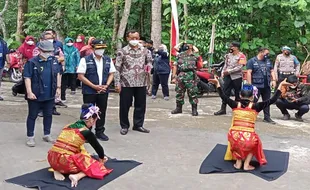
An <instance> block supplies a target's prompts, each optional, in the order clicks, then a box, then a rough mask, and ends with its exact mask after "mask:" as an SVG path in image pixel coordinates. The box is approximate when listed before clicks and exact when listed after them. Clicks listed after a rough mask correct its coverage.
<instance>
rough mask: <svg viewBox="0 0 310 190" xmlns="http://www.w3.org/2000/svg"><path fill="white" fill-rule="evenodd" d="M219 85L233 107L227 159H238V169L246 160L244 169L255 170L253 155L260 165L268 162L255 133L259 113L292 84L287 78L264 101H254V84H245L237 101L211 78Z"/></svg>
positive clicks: (220, 92)
mask: <svg viewBox="0 0 310 190" xmlns="http://www.w3.org/2000/svg"><path fill="white" fill-rule="evenodd" d="M211 82H213V83H214V84H216V85H217V88H218V92H219V95H220V96H221V98H222V100H223V101H224V102H225V103H227V104H228V105H229V106H230V107H231V108H232V109H233V118H232V124H231V127H230V129H229V132H228V141H229V142H228V146H227V151H226V155H225V160H237V161H236V163H235V164H234V167H235V168H236V169H241V167H242V161H244V167H243V169H244V170H254V169H255V168H254V167H253V166H251V165H250V161H251V160H252V157H253V156H255V157H256V159H257V161H258V162H259V163H260V165H263V164H266V163H267V160H266V158H265V154H264V152H263V148H262V143H261V141H260V138H259V136H258V135H257V134H256V133H255V122H256V119H257V115H258V113H259V112H260V111H262V110H263V109H264V108H265V107H267V106H269V105H271V104H273V103H275V102H276V100H277V99H278V98H279V97H280V95H281V91H280V89H281V87H282V86H283V85H290V84H289V83H286V80H284V81H283V82H281V83H280V85H279V87H278V90H277V92H276V93H275V94H274V96H273V97H272V98H271V99H269V100H267V101H264V102H259V103H254V102H253V99H254V96H253V86H252V85H243V87H242V90H241V94H240V95H241V100H240V102H236V101H234V100H232V99H230V98H229V97H227V96H226V95H225V94H224V93H223V91H222V89H221V87H220V84H219V82H218V80H216V79H214V80H211Z"/></svg>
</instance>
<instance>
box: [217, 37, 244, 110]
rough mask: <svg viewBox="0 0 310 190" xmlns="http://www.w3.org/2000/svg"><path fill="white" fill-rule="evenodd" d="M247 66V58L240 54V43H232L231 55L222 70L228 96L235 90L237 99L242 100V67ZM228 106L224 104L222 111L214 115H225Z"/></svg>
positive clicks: (227, 55) (226, 57)
mask: <svg viewBox="0 0 310 190" xmlns="http://www.w3.org/2000/svg"><path fill="white" fill-rule="evenodd" d="M245 65H246V56H245V55H244V54H243V53H242V52H240V43H238V42H232V43H231V44H230V46H229V53H228V54H226V55H225V65H224V68H223V70H222V78H223V80H224V88H223V90H224V93H225V95H226V96H228V97H229V96H230V95H231V90H232V89H234V90H235V99H236V101H238V100H239V99H240V96H239V92H240V90H241V85H242V67H243V66H245ZM225 114H226V104H225V103H224V102H222V106H221V109H220V110H219V111H218V112H215V113H214V115H225Z"/></svg>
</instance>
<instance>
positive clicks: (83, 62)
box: [76, 54, 116, 84]
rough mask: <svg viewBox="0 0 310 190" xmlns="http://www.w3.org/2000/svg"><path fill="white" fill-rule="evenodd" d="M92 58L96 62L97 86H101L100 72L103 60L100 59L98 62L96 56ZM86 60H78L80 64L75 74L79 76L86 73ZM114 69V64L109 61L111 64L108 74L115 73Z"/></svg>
mask: <svg viewBox="0 0 310 190" xmlns="http://www.w3.org/2000/svg"><path fill="white" fill-rule="evenodd" d="M93 56H94V60H95V62H96V67H97V74H98V77H99V84H102V72H103V59H102V57H101V59H100V60H98V59H97V58H96V56H95V55H94V54H93ZM86 68H87V66H86V60H85V58H82V59H81V60H80V64H79V66H78V69H77V71H76V72H77V73H81V74H85V73H86ZM115 71H116V69H115V66H114V63H113V61H112V59H111V64H110V70H109V73H115Z"/></svg>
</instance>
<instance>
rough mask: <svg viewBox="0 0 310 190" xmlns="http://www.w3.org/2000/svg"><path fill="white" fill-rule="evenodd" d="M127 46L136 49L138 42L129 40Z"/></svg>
mask: <svg viewBox="0 0 310 190" xmlns="http://www.w3.org/2000/svg"><path fill="white" fill-rule="evenodd" d="M129 44H130V45H132V46H133V47H136V46H137V45H138V44H139V40H130V41H129Z"/></svg>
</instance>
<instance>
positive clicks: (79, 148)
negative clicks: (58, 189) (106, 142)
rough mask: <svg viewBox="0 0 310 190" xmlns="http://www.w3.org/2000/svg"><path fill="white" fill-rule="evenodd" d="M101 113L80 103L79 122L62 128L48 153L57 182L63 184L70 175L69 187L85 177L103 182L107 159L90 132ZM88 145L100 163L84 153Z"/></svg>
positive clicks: (90, 105) (93, 107) (106, 173)
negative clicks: (93, 150)
mask: <svg viewBox="0 0 310 190" xmlns="http://www.w3.org/2000/svg"><path fill="white" fill-rule="evenodd" d="M99 114H100V111H99V108H98V107H97V106H94V105H93V104H83V105H82V109H81V115H80V120H79V121H77V122H75V123H73V124H70V125H67V126H65V127H64V128H63V129H62V131H61V133H60V135H59V136H58V138H57V141H56V143H55V144H54V145H53V147H52V148H51V149H50V150H49V152H48V156H47V160H48V162H49V164H50V166H51V167H52V169H50V171H53V172H54V177H55V179H56V180H59V181H63V180H64V179H65V177H64V176H63V174H69V179H70V180H71V186H72V187H76V186H77V184H78V181H79V180H80V179H82V178H84V177H86V176H88V177H90V178H95V179H101V180H102V179H103V178H104V176H106V175H108V174H109V173H111V172H112V169H107V168H106V167H105V166H104V163H105V162H106V161H107V160H108V158H107V157H106V156H105V154H104V150H103V148H102V146H101V145H100V143H99V142H98V140H97V138H96V136H95V134H94V133H92V131H91V127H92V126H93V125H94V124H95V123H96V121H97V119H100V117H99ZM86 141H87V142H88V143H89V144H90V145H91V146H92V147H93V148H94V149H95V151H96V153H97V154H98V156H99V160H95V159H94V158H92V157H91V155H90V154H89V153H88V152H87V151H86V150H85V148H84V144H85V142H86Z"/></svg>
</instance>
